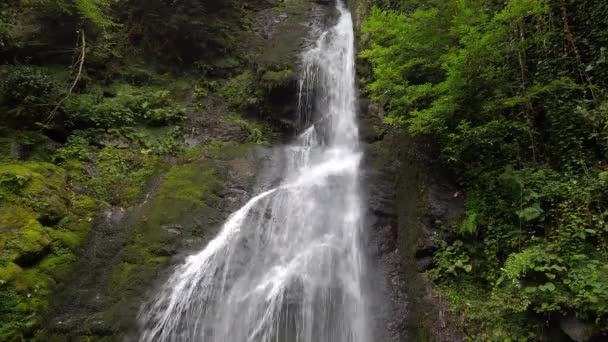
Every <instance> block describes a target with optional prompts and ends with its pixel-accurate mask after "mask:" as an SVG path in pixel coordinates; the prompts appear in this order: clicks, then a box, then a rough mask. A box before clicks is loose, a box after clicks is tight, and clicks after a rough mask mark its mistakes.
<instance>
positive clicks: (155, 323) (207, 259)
mask: <svg viewBox="0 0 608 342" xmlns="http://www.w3.org/2000/svg"><path fill="white" fill-rule="evenodd" d="M337 8H338V11H339V13H340V17H339V21H338V23H337V25H336V26H334V27H333V28H331V29H330V30H328V31H327V32H325V33H323V35H322V36H321V37H320V38H319V40H318V42H317V45H316V46H315V47H314V48H312V49H310V50H308V51H306V52H305V53H304V55H303V62H304V68H303V73H302V78H301V83H300V84H301V87H300V89H301V91H300V109H301V110H300V113H301V117H302V121H303V122H304V124H305V125H304V127H305V128H306V129H305V130H304V132H303V133H302V134H301V135H300V136H299V137H298V139H297V140H296V142H295V143H294V144H292V145H290V146H287V147H286V148H285V149H284V153H285V159H286V160H287V167H286V170H285V174H284V176H283V182H282V185H280V186H279V187H277V188H274V189H271V190H268V191H265V192H263V193H261V194H259V195H257V196H256V197H254V198H253V199H251V200H250V201H249V202H248V203H247V204H246V205H245V206H244V207H242V208H241V209H240V210H238V211H237V212H236V213H234V214H232V216H231V217H230V218H229V219H228V221H227V222H226V223H225V224H224V226H223V228H222V230H221V231H220V233H219V235H218V236H217V237H216V238H215V239H213V240H212V241H211V242H210V243H209V244H208V245H207V246H206V247H205V249H203V250H202V251H201V252H199V253H198V254H195V255H192V256H190V257H188V258H187V259H186V261H185V263H184V264H183V265H181V266H180V267H178V268H177V269H176V270H175V273H174V274H173V275H172V276H171V277H170V279H169V280H168V281H167V283H166V284H165V286H164V287H163V289H162V291H161V292H160V293H159V294H158V295H157V297H156V298H155V299H154V301H153V302H151V303H150V304H148V305H146V306H145V307H144V309H142V312H141V314H140V322H141V324H142V331H143V332H142V335H141V338H140V340H141V341H180V342H181V341H184V342H187V341H197V342H198V341H215V342H220V341H221V342H241V341H243V342H244V341H256V342H257V341H262V342H271V341H273V342H292V341H293V342H363V341H369V340H370V336H369V331H368V330H369V329H368V318H367V314H366V305H367V304H366V298H365V295H364V291H363V290H362V269H363V264H364V263H363V253H362V251H361V246H360V231H361V225H362V223H361V221H362V217H361V212H362V208H361V199H360V191H359V184H358V182H359V180H358V178H359V175H358V173H359V164H360V160H361V153H360V151H359V147H358V128H357V124H356V118H355V75H354V73H355V70H354V37H353V26H352V19H351V16H350V13H349V12H348V10H347V9H346V8H345V7H344V5H343V4H342V3H341V1H338V4H337ZM313 122H314V123H313Z"/></svg>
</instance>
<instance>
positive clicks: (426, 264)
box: [416, 256, 433, 273]
mask: <svg viewBox="0 0 608 342" xmlns="http://www.w3.org/2000/svg"><path fill="white" fill-rule="evenodd" d="M432 267H433V257H430V256H427V257H423V258H420V259H417V260H416V268H417V270H418V273H424V272H426V271H428V270H430V269H431V268H432Z"/></svg>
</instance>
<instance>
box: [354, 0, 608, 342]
mask: <svg viewBox="0 0 608 342" xmlns="http://www.w3.org/2000/svg"><path fill="white" fill-rule="evenodd" d="M607 13H608V8H607V5H606V4H605V3H604V2H601V1H596V0H585V1H549V0H533V1H529V0H526V1H523V0H510V1H506V2H498V1H481V0H473V1H433V0H403V1H377V6H376V7H375V8H374V9H373V10H372V12H371V15H370V17H369V19H368V20H367V22H366V23H365V25H364V28H363V33H364V38H365V39H366V42H365V45H366V47H367V48H366V49H364V51H363V52H362V53H361V56H362V57H363V58H365V59H366V60H367V61H369V63H370V64H371V66H372V70H373V75H372V76H371V78H369V79H367V80H365V81H366V82H367V91H368V93H369V95H370V96H371V97H372V98H373V99H374V100H375V101H376V102H378V103H380V104H382V105H384V106H385V109H386V110H387V112H388V117H387V119H386V122H387V123H388V124H389V125H393V126H397V127H402V128H403V129H407V130H409V131H410V132H411V133H412V134H414V135H431V136H434V137H435V138H436V140H437V141H438V142H439V144H440V146H441V158H442V160H441V162H442V163H444V164H446V165H447V166H449V167H450V168H451V169H452V170H453V171H454V173H455V175H456V176H457V178H458V181H459V183H460V184H461V185H462V186H463V187H464V188H465V190H466V193H467V203H466V216H465V217H464V218H463V221H462V223H461V224H452V225H451V226H446V227H445V234H444V238H443V239H439V241H438V242H437V243H438V245H439V246H440V248H439V251H438V252H437V254H436V255H435V265H436V266H435V268H434V269H433V270H432V271H431V276H432V277H433V279H435V281H436V282H437V283H438V284H440V286H441V287H442V288H443V289H444V291H445V292H446V293H447V294H448V296H449V298H450V299H451V300H452V302H453V303H454V305H455V307H456V308H457V309H458V310H460V311H461V312H462V313H463V314H464V317H465V323H466V325H467V326H466V330H467V332H468V333H469V334H470V335H471V336H470V337H471V338H472V339H473V340H505V339H508V340H520V339H521V340H528V339H540V338H542V336H543V334H544V333H545V332H546V331H547V330H548V324H550V322H552V320H551V319H552V318H559V317H567V316H570V315H575V316H576V317H578V318H580V319H583V320H586V321H588V322H592V323H593V324H595V325H596V326H597V327H598V328H603V329H605V327H606V326H607V324H608V305H606V303H608V268H607V267H606V266H605V265H606V264H608V250H607V249H606V246H607V245H608V224H607V222H608V196H607V194H608V183H607V180H606V177H607V176H606V175H607V173H606V172H607V171H606V170H607V165H606V157H608V145H607V142H608V125H607V122H608V120H607V119H608V112H607V111H606V109H607V108H606V107H607V106H606V103H607V102H606V101H607V100H608V93H607V89H606V86H607V85H608V75H607V74H606V72H605V70H606V68H605V67H603V66H604V65H605V63H606V59H605V53H606V48H605V46H608V34H606V32H605V31H603V30H598V29H597V27H598V25H600V24H602V25H605V24H606V22H607V20H608V19H607V18H608V16H606V14H607Z"/></svg>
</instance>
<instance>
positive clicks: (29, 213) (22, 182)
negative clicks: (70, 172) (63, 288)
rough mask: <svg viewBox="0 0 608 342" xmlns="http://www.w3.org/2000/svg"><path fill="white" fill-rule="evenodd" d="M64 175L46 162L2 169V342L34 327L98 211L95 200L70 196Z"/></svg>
mask: <svg viewBox="0 0 608 342" xmlns="http://www.w3.org/2000/svg"><path fill="white" fill-rule="evenodd" d="M66 174H67V172H66V171H65V170H64V169H62V168H60V167H58V166H55V165H52V164H48V163H38V162H24V163H14V164H4V165H0V180H1V181H0V194H1V195H2V197H1V198H0V204H2V205H1V206H0V287H1V289H0V292H3V293H4V295H1V296H0V340H2V341H13V340H15V341H21V340H23V339H24V338H25V337H24V335H23V334H27V333H29V331H31V330H32V329H34V328H35V327H36V326H37V325H38V322H39V320H40V318H41V316H42V314H43V313H44V312H45V311H46V310H47V308H48V301H49V297H50V295H51V293H52V292H53V290H54V289H55V287H56V285H57V284H58V283H59V282H60V281H61V280H63V279H65V277H66V276H67V275H68V274H69V272H70V271H71V269H72V266H73V264H74V261H75V260H76V257H75V255H74V251H75V250H76V249H77V248H78V246H80V244H81V243H82V241H83V239H84V238H85V237H86V236H87V234H88V232H89V230H90V228H91V226H92V222H93V219H94V217H95V216H96V215H98V213H99V210H100V208H101V204H100V202H99V201H96V200H94V199H92V198H90V197H87V196H84V195H74V194H72V193H71V192H70V190H69V187H68V184H67V177H66ZM70 199H71V200H70ZM43 223H44V224H43ZM45 224H49V225H54V227H53V228H49V227H45V226H44V225H45Z"/></svg>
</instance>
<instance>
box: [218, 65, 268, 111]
mask: <svg viewBox="0 0 608 342" xmlns="http://www.w3.org/2000/svg"><path fill="white" fill-rule="evenodd" d="M219 94H220V95H222V96H223V97H224V98H225V99H226V100H227V101H228V103H229V104H230V106H231V107H232V108H233V109H235V110H237V111H239V112H243V111H245V110H246V109H248V108H249V107H251V106H253V105H256V104H258V103H259V102H260V91H259V90H258V89H257V88H256V77H255V74H254V73H253V72H251V71H246V72H244V73H242V74H240V75H239V76H236V77H234V78H232V79H230V80H229V81H228V82H226V83H225V84H224V85H223V86H222V87H221V88H220V89H219Z"/></svg>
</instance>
